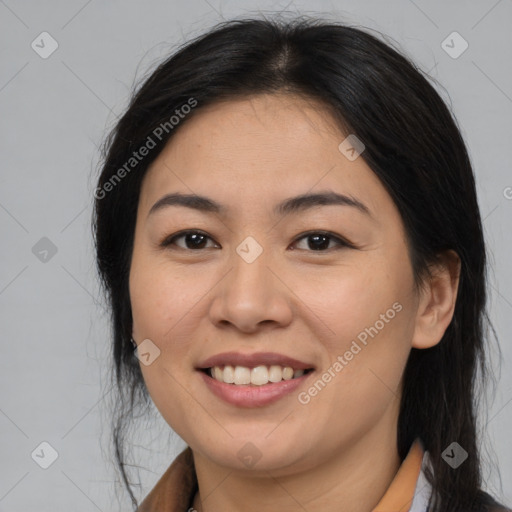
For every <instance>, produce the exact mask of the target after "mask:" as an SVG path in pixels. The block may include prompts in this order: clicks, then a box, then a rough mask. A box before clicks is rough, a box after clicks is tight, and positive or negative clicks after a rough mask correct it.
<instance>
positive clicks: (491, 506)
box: [480, 491, 512, 512]
mask: <svg viewBox="0 0 512 512" xmlns="http://www.w3.org/2000/svg"><path fill="white" fill-rule="evenodd" d="M480 496H481V499H482V501H481V502H482V504H483V506H484V508H482V512H512V509H511V508H508V507H506V506H505V505H503V504H501V503H498V502H497V501H496V500H495V499H494V498H493V497H492V496H491V495H490V494H489V493H487V492H485V491H481V492H480Z"/></svg>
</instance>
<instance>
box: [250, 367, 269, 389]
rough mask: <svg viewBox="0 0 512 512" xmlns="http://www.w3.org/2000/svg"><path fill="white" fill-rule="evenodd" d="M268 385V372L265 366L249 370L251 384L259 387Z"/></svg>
mask: <svg viewBox="0 0 512 512" xmlns="http://www.w3.org/2000/svg"><path fill="white" fill-rule="evenodd" d="M267 383H268V370H267V367H266V366H256V368H253V369H252V370H251V384H254V385H255V386H261V385H262V384H267Z"/></svg>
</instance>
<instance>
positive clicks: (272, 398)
mask: <svg viewBox="0 0 512 512" xmlns="http://www.w3.org/2000/svg"><path fill="white" fill-rule="evenodd" d="M199 373H200V374H201V377H202V378H203V380H204V382H205V384H206V385H207V386H208V388H209V389H210V391H211V392H212V393H213V394H214V395H216V396H218V397H219V398H222V399H223V400H224V401H225V402H228V403H230V404H232V405H236V406H237V407H263V406H264V405H268V404H271V403H273V402H277V401H278V400H279V399H280V398H283V397H284V396H286V395H289V394H290V393H292V392H293V391H295V390H296V389H297V388H298V387H299V386H300V385H301V384H303V383H304V381H305V380H306V379H307V378H308V377H309V376H310V375H311V374H312V373H313V372H312V371H310V372H309V373H306V374H305V375H302V376H301V377H297V378H295V379H290V380H282V381H280V382H275V383H271V384H263V385H262V386H254V385H241V386H237V385H236V384H226V383H225V382H220V381H218V380H217V379H214V378H213V377H209V376H208V375H206V373H204V372H202V371H199Z"/></svg>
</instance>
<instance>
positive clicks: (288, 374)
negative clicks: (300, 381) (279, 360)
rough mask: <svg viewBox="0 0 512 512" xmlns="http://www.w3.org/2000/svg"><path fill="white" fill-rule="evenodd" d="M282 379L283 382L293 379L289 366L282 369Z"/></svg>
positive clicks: (291, 369)
mask: <svg viewBox="0 0 512 512" xmlns="http://www.w3.org/2000/svg"><path fill="white" fill-rule="evenodd" d="M283 379H284V380H290V379H293V368H290V367H289V366H285V367H284V368H283Z"/></svg>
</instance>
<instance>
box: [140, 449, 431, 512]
mask: <svg viewBox="0 0 512 512" xmlns="http://www.w3.org/2000/svg"><path fill="white" fill-rule="evenodd" d="M424 453H425V452H424V450H423V446H422V444H421V441H420V440H419V439H416V440H415V441H414V443H413V444H412V445H411V448H410V450H409V453H408V454H407V456H406V458H405V459H404V460H403V462H402V464H401V465H400V468H399V469H398V471H397V473H396V475H395V477H394V479H393V481H392V482H391V484H390V486H389V487H388V490H387V491H386V493H385V494H384V496H383V497H382V499H381V500H380V501H379V503H378V505H377V506H376V507H375V508H374V509H373V511H372V512H409V511H410V508H411V504H412V502H413V498H414V497H415V489H416V483H417V481H418V477H419V476H420V471H421V467H422V462H423V456H424ZM196 491H197V478H196V474H195V470H194V459H193V456H192V450H191V449H190V447H187V448H186V449H185V450H183V451H182V452H181V453H180V454H179V455H178V457H176V459H175V460H174V462H173V463H172V464H171V465H170V466H169V468H168V469H167V471H166V472H165V473H164V474H163V475H162V477H161V478H160V480H159V481H158V482H157V483H156V485H155V486H154V487H153V489H152V490H151V491H150V493H149V494H148V495H147V496H146V498H145V499H144V501H143V502H142V503H141V505H140V506H139V508H138V509H137V512H187V511H188V510H189V507H191V506H192V501H193V499H194V495H195V493H196ZM411 512H412V511H411ZM421 512H423V511H421Z"/></svg>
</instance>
